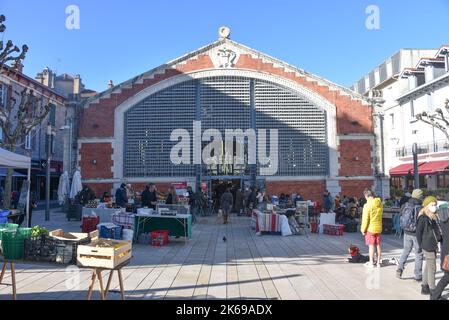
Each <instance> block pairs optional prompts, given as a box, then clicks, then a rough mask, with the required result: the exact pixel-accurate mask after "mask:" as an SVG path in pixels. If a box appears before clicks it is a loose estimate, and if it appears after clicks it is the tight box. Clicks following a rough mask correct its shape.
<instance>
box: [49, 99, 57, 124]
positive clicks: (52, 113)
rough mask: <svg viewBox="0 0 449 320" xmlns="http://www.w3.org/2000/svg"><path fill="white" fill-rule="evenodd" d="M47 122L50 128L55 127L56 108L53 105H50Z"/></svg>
mask: <svg viewBox="0 0 449 320" xmlns="http://www.w3.org/2000/svg"><path fill="white" fill-rule="evenodd" d="M48 121H49V122H50V124H51V126H52V127H55V126H56V106H55V105H54V104H50V116H49V119H48Z"/></svg>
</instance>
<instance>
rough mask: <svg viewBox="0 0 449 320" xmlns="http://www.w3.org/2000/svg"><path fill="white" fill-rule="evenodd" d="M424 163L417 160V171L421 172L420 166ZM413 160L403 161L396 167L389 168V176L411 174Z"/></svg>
mask: <svg viewBox="0 0 449 320" xmlns="http://www.w3.org/2000/svg"><path fill="white" fill-rule="evenodd" d="M423 164H425V162H418V167H419V169H418V171H419V172H420V173H421V166H422V165H423ZM413 171H414V170H413V162H412V163H404V164H400V165H398V166H397V167H394V168H391V169H390V176H406V175H408V174H413V173H414V172H413Z"/></svg>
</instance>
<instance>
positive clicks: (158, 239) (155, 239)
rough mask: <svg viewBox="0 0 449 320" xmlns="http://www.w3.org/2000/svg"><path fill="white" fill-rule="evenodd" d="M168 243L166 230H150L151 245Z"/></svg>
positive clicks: (159, 245)
mask: <svg viewBox="0 0 449 320" xmlns="http://www.w3.org/2000/svg"><path fill="white" fill-rule="evenodd" d="M166 244H168V230H156V231H153V232H151V245H152V246H155V247H162V246H165V245H166Z"/></svg>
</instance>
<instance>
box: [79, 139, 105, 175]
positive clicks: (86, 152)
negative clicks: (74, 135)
mask: <svg viewBox="0 0 449 320" xmlns="http://www.w3.org/2000/svg"><path fill="white" fill-rule="evenodd" d="M112 152H113V150H112V145H111V143H109V142H108V143H105V142H102V143H83V144H81V149H80V154H81V161H80V162H79V165H80V167H81V177H82V179H96V178H103V179H108V178H112V177H113V174H112V165H113V161H112ZM94 160H96V161H97V164H93V163H92V161H94Z"/></svg>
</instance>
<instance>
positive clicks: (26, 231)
mask: <svg viewBox="0 0 449 320" xmlns="http://www.w3.org/2000/svg"><path fill="white" fill-rule="evenodd" d="M31 231H32V229H31V228H18V229H17V235H18V236H20V237H22V239H29V238H31Z"/></svg>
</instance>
